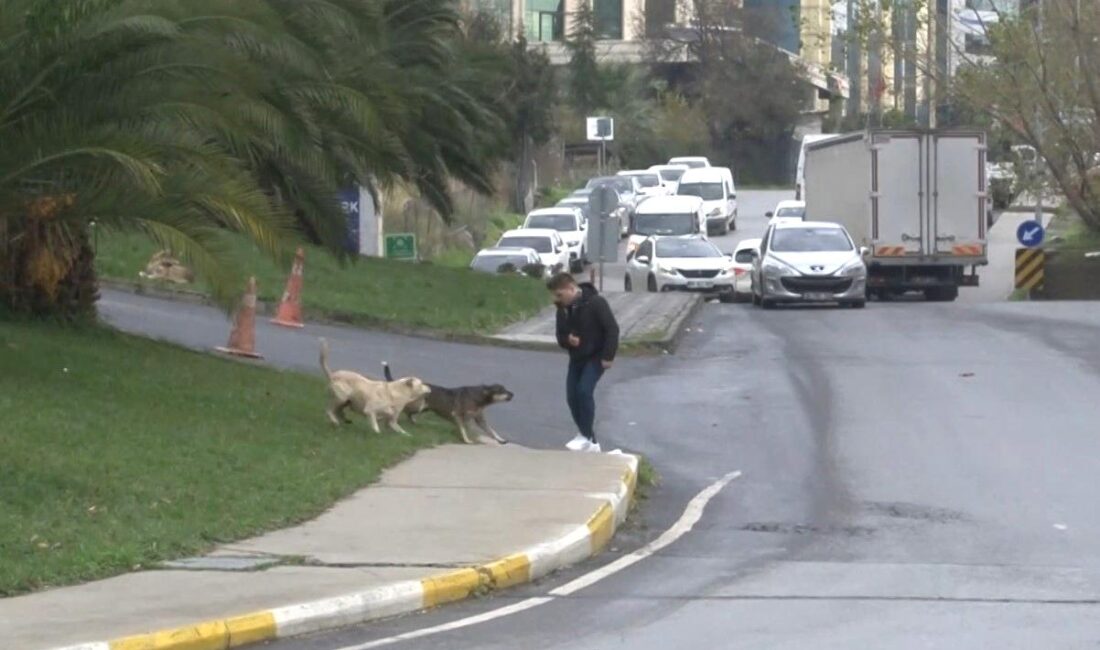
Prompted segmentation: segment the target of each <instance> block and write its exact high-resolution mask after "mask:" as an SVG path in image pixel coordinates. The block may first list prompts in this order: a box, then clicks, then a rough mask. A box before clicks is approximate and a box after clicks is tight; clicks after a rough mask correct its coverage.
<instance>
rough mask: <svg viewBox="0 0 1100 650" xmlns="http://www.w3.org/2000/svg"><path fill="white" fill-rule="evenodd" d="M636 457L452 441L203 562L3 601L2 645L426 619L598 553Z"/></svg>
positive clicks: (248, 634)
mask: <svg viewBox="0 0 1100 650" xmlns="http://www.w3.org/2000/svg"><path fill="white" fill-rule="evenodd" d="M636 476H637V458H635V457H634V456H629V455H611V454H581V453H572V452H558V451H535V450H530V449H526V448H522V447H518V446H516V445H507V446H501V447H494V446H488V445H472V446H462V445H451V446H446V447H440V448H436V449H431V450H427V451H422V452H420V453H418V454H417V455H416V456H414V457H413V458H412V459H411V460H408V461H406V462H404V463H402V464H401V465H399V466H397V467H395V468H392V469H390V470H388V471H387V472H385V473H384V474H383V476H382V479H381V480H380V481H379V482H378V483H377V484H375V485H373V486H371V487H368V488H366V489H363V490H361V491H359V492H358V493H356V494H355V495H353V496H352V497H350V498H348V499H346V500H344V501H342V502H341V503H339V504H337V505H336V506H334V507H333V508H332V509H331V510H329V511H328V512H326V513H325V514H324V515H322V516H321V517H319V518H317V519H315V520H314V521H311V522H309V523H306V524H304V525H302V526H298V527H296V528H291V529H287V530H282V531H278V532H274V533H270V534H268V535H264V536H262V537H258V538H255V539H251V540H246V541H242V542H238V543H236V544H231V545H227V546H225V547H222V548H219V549H217V551H215V552H214V553H212V554H211V555H209V556H205V557H203V558H191V559H188V560H185V561H181V562H175V563H170V565H169V566H167V567H164V568H161V569H158V570H153V571H144V572H139V573H132V574H127V575H123V576H119V577H116V578H111V579H108V580H102V581H99V582H94V583H89V584H85V585H78V586H74V587H65V588H60V589H53V590H49V591H45V592H41V593H36V594H31V595H27V596H20V597H16V598H7V599H2V600H0V647H3V648H5V649H7V648H11V649H13V650H14V649H16V648H18V649H20V650H47V649H53V648H60V647H79V648H80V649H81V650H116V649H119V648H126V649H127V650H130V649H138V648H141V649H143V650H145V649H156V650H167V649H173V650H191V649H198V648H202V649H203V650H209V649H221V648H229V647H238V646H241V645H246V644H248V643H254V642H258V641H264V640H270V639H273V638H282V637H287V636H294V635H297V634H303V633H307V632H312V631H317V630H321V629H327V628H331V627H336V626H342V625H348V624H352V623H356V622H362V621H366V620H371V619H376V618H381V617H384V616H392V615H395V614H401V613H405V612H411V611H416V610H420V609H424V608H429V607H433V606H435V605H438V604H441V603H445V602H449V601H454V600H459V599H462V598H466V597H468V596H469V595H471V594H474V593H477V592H479V591H481V590H484V589H497V588H504V587H508V586H512V585H516V584H520V583H523V582H528V581H530V580H534V579H536V578H539V577H541V576H544V575H546V574H548V573H550V572H551V571H554V570H556V569H558V568H561V567H563V566H567V565H569V564H573V563H576V562H578V561H580V560H583V559H585V558H587V557H590V556H591V555H594V554H595V553H597V552H599V551H600V550H601V549H602V548H603V546H604V545H605V544H606V543H607V542H608V540H609V539H610V538H611V536H612V535H613V534H614V531H615V529H616V527H617V526H618V525H619V524H621V523H622V522H623V521H624V520H625V518H626V514H627V510H628V509H629V505H630V501H631V498H632V496H633V490H634V484H635V480H636Z"/></svg>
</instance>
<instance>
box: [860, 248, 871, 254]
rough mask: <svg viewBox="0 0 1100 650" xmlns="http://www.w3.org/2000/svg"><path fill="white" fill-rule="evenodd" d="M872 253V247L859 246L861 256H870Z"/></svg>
mask: <svg viewBox="0 0 1100 650" xmlns="http://www.w3.org/2000/svg"><path fill="white" fill-rule="evenodd" d="M870 255H871V249H870V248H867V247H866V246H860V247H859V256H860V257H868V256H870Z"/></svg>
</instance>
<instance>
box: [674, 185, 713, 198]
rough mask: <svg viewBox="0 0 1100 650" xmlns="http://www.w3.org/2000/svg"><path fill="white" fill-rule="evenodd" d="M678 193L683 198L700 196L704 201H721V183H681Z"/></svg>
mask: <svg viewBox="0 0 1100 650" xmlns="http://www.w3.org/2000/svg"><path fill="white" fill-rule="evenodd" d="M676 193H677V194H679V195H681V196H698V197H699V198H701V199H703V200H704V201H721V200H722V198H723V196H722V184H721V183H680V187H679V188H677V189H676Z"/></svg>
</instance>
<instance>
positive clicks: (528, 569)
mask: <svg viewBox="0 0 1100 650" xmlns="http://www.w3.org/2000/svg"><path fill="white" fill-rule="evenodd" d="M627 458H629V459H630V467H629V468H628V469H627V470H626V472H624V473H623V476H622V478H621V480H620V484H619V488H618V490H617V491H616V492H615V493H600V494H593V495H591V496H593V497H595V498H597V499H599V500H600V505H599V506H598V507H597V508H596V510H595V512H594V513H593V514H592V515H591V516H590V517H589V518H588V521H587V522H586V523H584V524H582V525H579V526H577V527H576V528H574V529H573V530H571V531H569V532H568V533H566V534H564V535H562V536H561V537H559V538H557V539H553V540H549V541H547V542H543V543H541V544H538V545H536V546H533V547H531V548H528V549H525V550H523V551H521V552H519V553H514V554H512V555H508V556H506V557H503V558H500V559H498V560H495V561H493V562H489V563H486V564H482V565H479V566H472V567H468V568H465V569H458V570H455V571H448V572H446V573H440V574H436V575H433V576H429V577H427V578H423V579H421V580H406V581H402V582H395V583H392V584H388V585H383V586H381V587H375V588H373V589H369V590H366V591H360V592H355V593H350V594H344V595H341V596H335V597H333V598H325V599H322V600H316V601H313V602H308V603H299V604H295V605H287V606H284V607H276V608H274V609H270V610H264V611H259V612H252V613H250V614H244V615H241V616H233V617H228V618H223V619H217V620H212V621H203V622H200V623H194V624H191V625H187V626H184V627H178V628H173V629H166V630H158V631H156V632H150V633H148V634H140V635H136V636H129V637H124V638H120V639H113V640H110V641H95V642H91V643H80V644H77V645H70V646H65V647H62V648H54V649H53V650H226V649H228V648H239V647H242V646H245V645H250V644H253V643H261V642H264V641H273V640H275V639H283V638H287V637H293V636H298V635H302V634H308V633H312V632H320V631H323V630H329V629H333V628H337V627H344V626H348V625H355V624H358V623H365V622H368V621H373V620H377V619H380V618H386V617H390V616H396V615H399V614H408V613H411V612H416V611H421V610H425V609H431V608H433V607H437V606H439V605H443V604H445V603H451V602H455V601H459V600H463V599H466V598H469V597H471V596H475V595H478V594H481V593H483V592H485V591H490V590H497V589H506V588H508V587H513V586H515V585H520V584H524V583H528V582H531V581H533V580H538V579H539V578H542V577H544V576H547V575H549V574H550V573H553V572H554V571H557V570H559V569H562V568H565V567H567V566H570V565H573V564H576V563H578V562H581V561H583V560H586V559H588V558H590V557H593V556H595V555H597V554H599V553H600V551H602V550H603V549H604V547H605V546H607V544H608V542H610V540H611V538H612V537H613V536H614V535H615V532H616V530H618V527H619V526H620V525H622V523H623V522H624V521H626V516H627V513H628V512H629V511H630V506H631V504H632V502H633V499H634V493H635V487H636V486H637V482H638V457H637V456H633V455H627Z"/></svg>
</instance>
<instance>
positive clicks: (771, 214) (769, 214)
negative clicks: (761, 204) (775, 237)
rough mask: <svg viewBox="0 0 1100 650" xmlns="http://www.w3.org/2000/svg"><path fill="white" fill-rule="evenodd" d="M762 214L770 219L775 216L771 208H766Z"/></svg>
mask: <svg viewBox="0 0 1100 650" xmlns="http://www.w3.org/2000/svg"><path fill="white" fill-rule="evenodd" d="M764 216H765V217H767V218H769V219H771V218H772V217H774V216H775V213H774V212H772V211H771V210H768V211H767V212H765V213H764Z"/></svg>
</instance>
